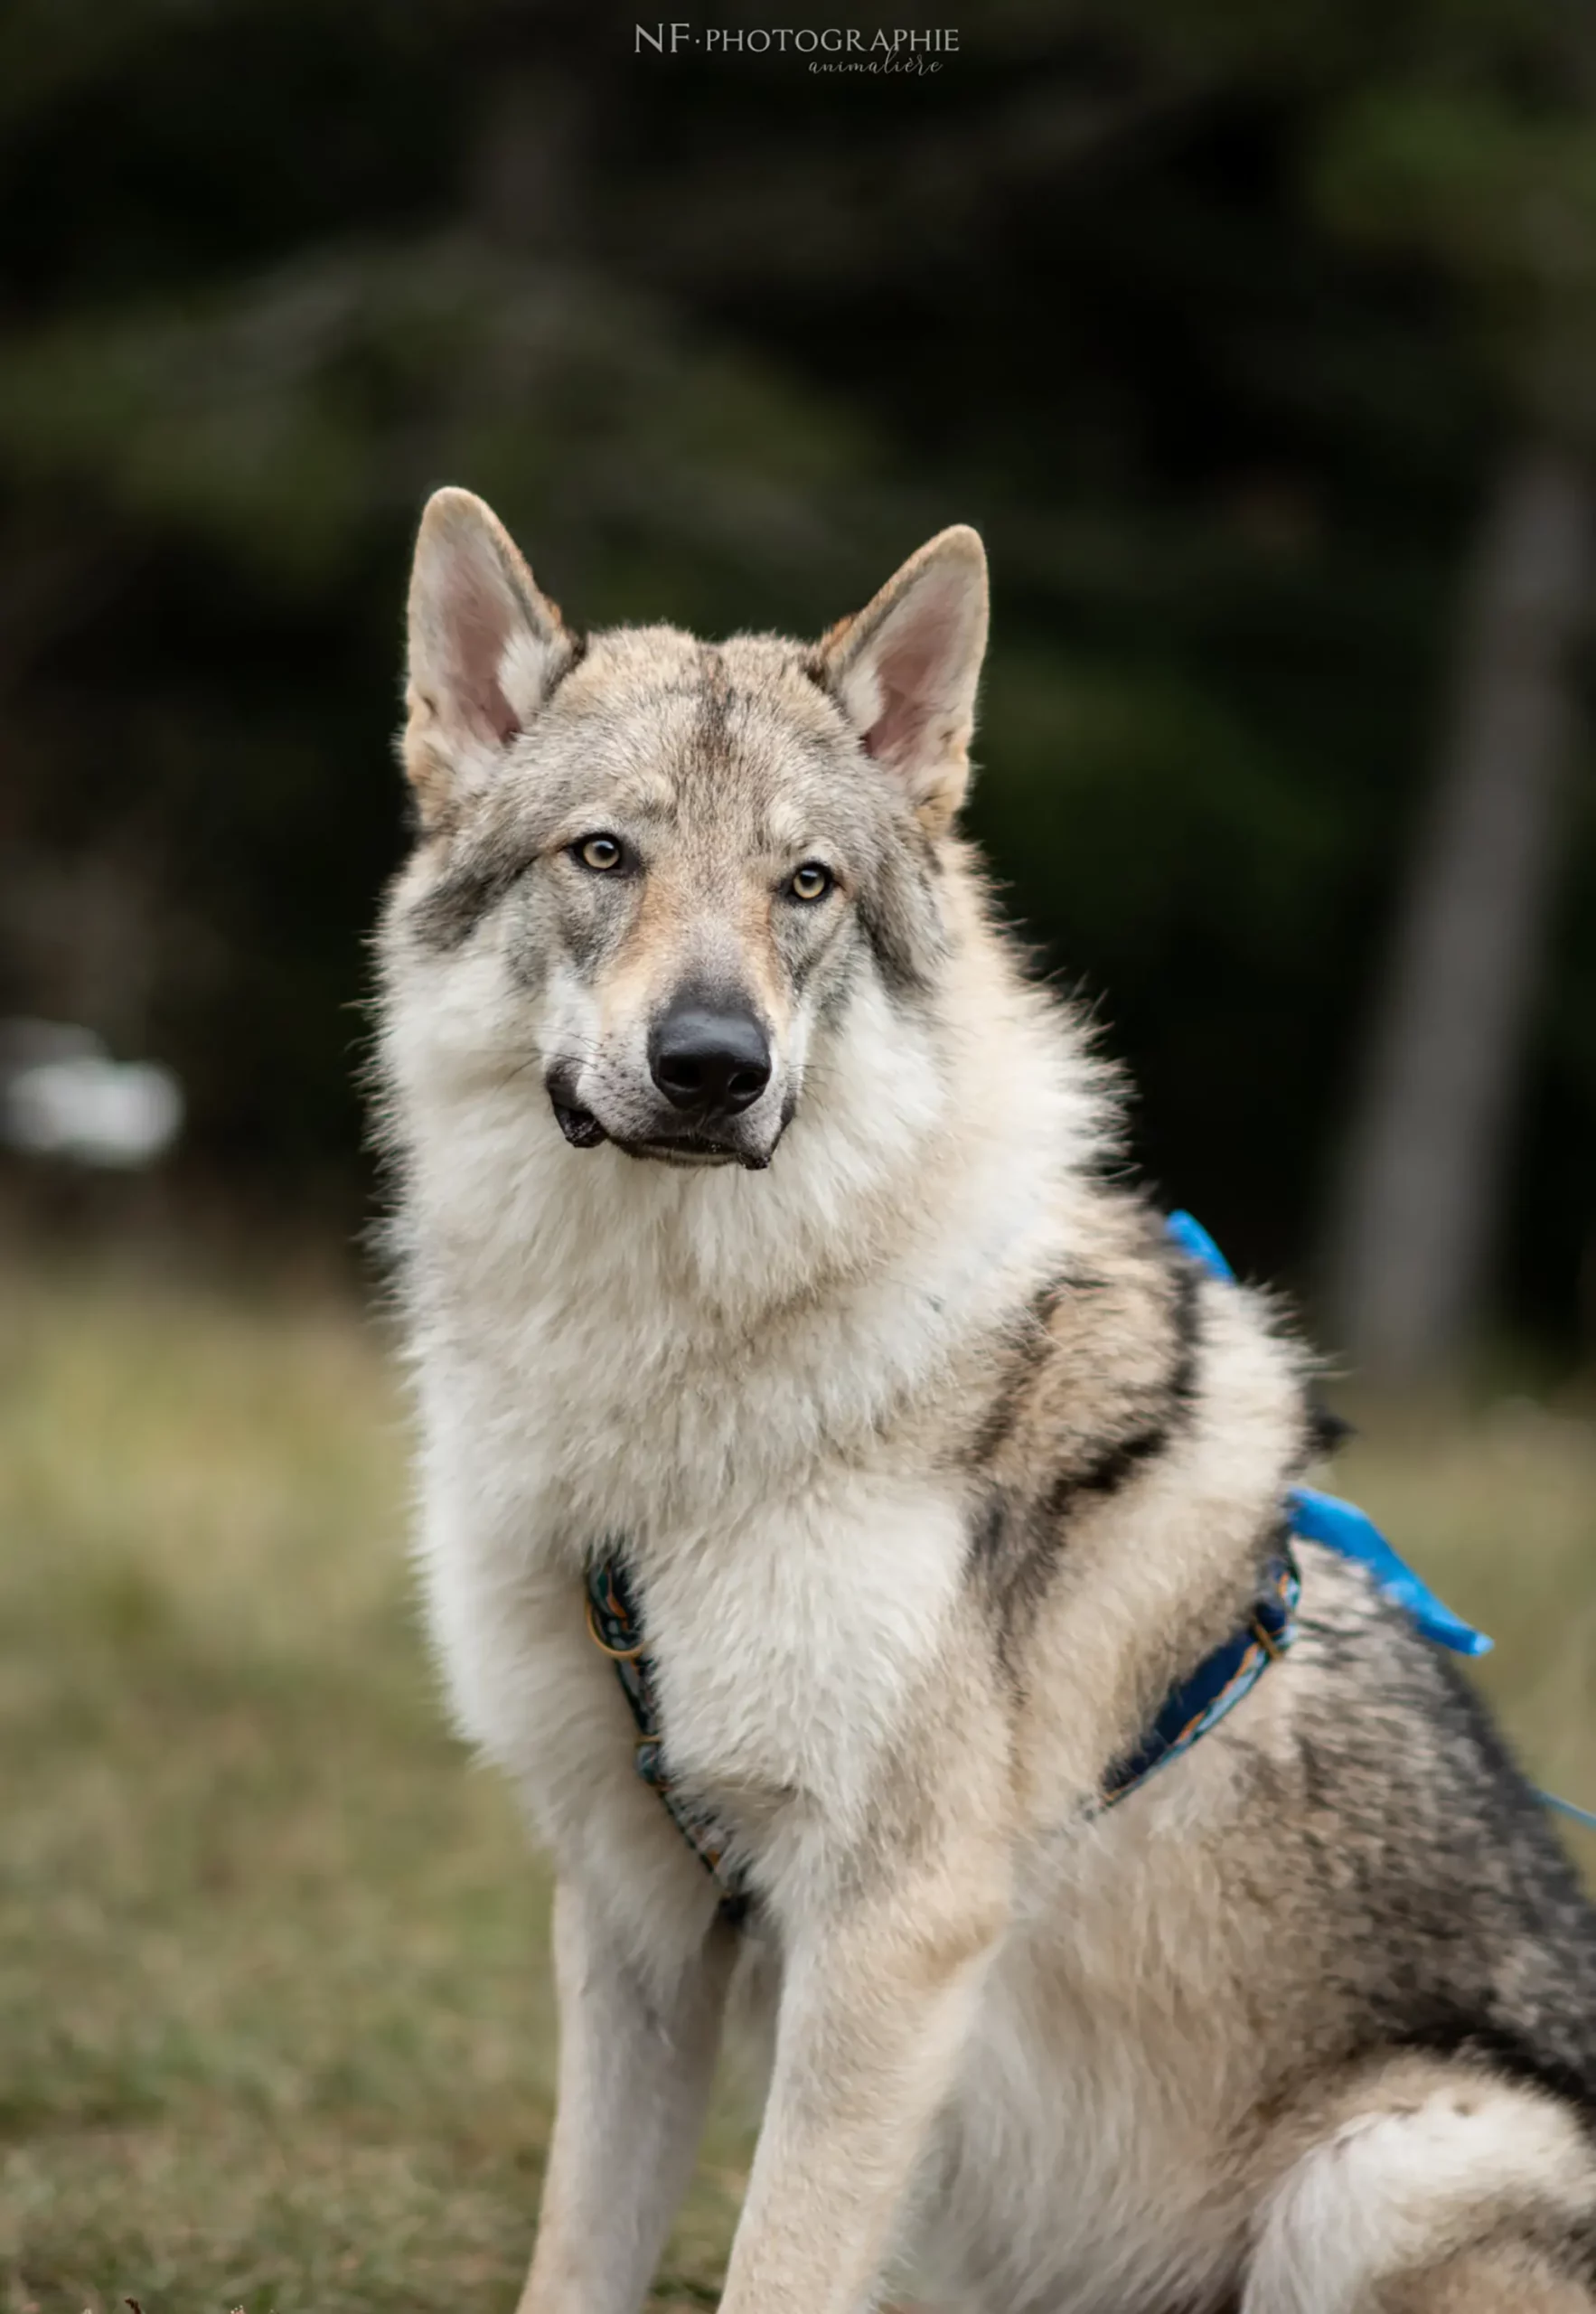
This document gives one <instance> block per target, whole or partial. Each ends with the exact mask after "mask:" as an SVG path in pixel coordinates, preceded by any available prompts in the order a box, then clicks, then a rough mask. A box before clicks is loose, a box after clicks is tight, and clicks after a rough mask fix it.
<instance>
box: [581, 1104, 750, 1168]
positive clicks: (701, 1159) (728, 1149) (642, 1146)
mask: <svg viewBox="0 0 1596 2314" xmlns="http://www.w3.org/2000/svg"><path fill="white" fill-rule="evenodd" d="M549 1106H550V1107H551V1108H552V1109H553V1111H554V1117H555V1123H556V1124H558V1125H559V1129H560V1131H561V1133H564V1135H565V1137H566V1139H567V1140H568V1142H569V1143H570V1144H571V1147H572V1148H573V1149H596V1148H597V1146H598V1144H599V1143H600V1142H601V1141H613V1142H614V1143H615V1147H616V1148H617V1149H618V1150H620V1151H621V1152H622V1153H623V1154H624V1156H627V1157H637V1158H646V1159H648V1160H650V1161H651V1162H653V1163H654V1164H657V1165H682V1166H695V1167H698V1166H705V1165H741V1166H743V1167H744V1168H745V1169H746V1171H749V1172H751V1173H762V1172H763V1171H765V1167H766V1166H767V1165H768V1164H769V1162H770V1155H769V1152H760V1151H758V1150H752V1149H737V1148H734V1147H733V1145H732V1144H731V1143H729V1142H726V1141H716V1140H715V1139H714V1138H713V1137H712V1136H711V1135H710V1134H709V1133H668V1134H660V1135H657V1136H655V1137H654V1138H652V1139H649V1140H638V1141H624V1140H622V1139H621V1137H620V1136H619V1135H618V1134H617V1133H610V1132H608V1131H606V1128H605V1127H604V1126H603V1125H602V1124H600V1123H599V1121H598V1119H597V1118H596V1116H595V1115H594V1114H593V1112H592V1110H591V1109H585V1108H584V1107H583V1106H582V1105H581V1103H580V1102H579V1101H570V1100H567V1099H564V1098H563V1097H562V1096H560V1095H559V1093H556V1092H555V1091H554V1090H553V1089H552V1088H550V1091H549Z"/></svg>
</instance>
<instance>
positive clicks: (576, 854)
mask: <svg viewBox="0 0 1596 2314" xmlns="http://www.w3.org/2000/svg"><path fill="white" fill-rule="evenodd" d="M571 857H572V859H573V860H577V861H580V862H581V864H582V866H583V867H584V868H592V869H594V870H596V872H597V873H598V874H599V875H601V876H606V875H608V873H609V871H610V870H611V869H612V868H618V867H619V866H620V864H621V861H622V859H623V857H624V854H623V852H622V851H621V846H620V841H619V839H618V838H617V837H615V836H613V835H585V836H580V837H578V838H577V842H575V843H573V844H572V846H571Z"/></svg>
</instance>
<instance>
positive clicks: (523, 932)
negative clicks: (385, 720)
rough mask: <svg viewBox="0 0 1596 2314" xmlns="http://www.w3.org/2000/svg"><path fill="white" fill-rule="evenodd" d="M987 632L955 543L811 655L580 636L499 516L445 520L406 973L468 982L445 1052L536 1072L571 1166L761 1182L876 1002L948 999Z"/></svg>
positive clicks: (964, 543) (400, 928)
mask: <svg viewBox="0 0 1596 2314" xmlns="http://www.w3.org/2000/svg"><path fill="white" fill-rule="evenodd" d="M986 617H987V610H986V566H985V561H984V558H983V556H982V552H981V541H980V540H979V539H978V538H977V537H976V535H975V533H974V531H971V530H967V529H962V528H959V529H953V530H948V531H943V532H942V533H941V534H940V536H938V537H936V538H934V539H933V540H932V541H930V543H929V544H928V545H926V546H925V547H922V548H921V550H920V551H919V552H918V553H917V554H915V555H914V556H913V557H911V559H910V560H909V561H907V562H906V564H905V565H904V566H903V568H902V569H900V570H899V571H898V572H897V576H896V577H895V578H892V579H890V580H889V581H888V583H887V586H886V587H884V588H882V590H881V592H880V593H879V594H878V595H877V597H875V599H874V600H873V601H872V602H871V603H870V604H869V606H868V608H866V609H865V610H863V611H862V612H860V613H859V615H858V616H855V617H853V618H850V619H845V620H843V621H842V622H841V623H840V625H839V626H836V627H834V628H832V629H831V632H830V633H829V634H828V635H825V636H824V637H823V638H822V639H821V641H820V642H819V643H818V644H799V643H793V642H787V641H784V640H783V639H781V638H779V637H775V636H769V635H738V636H736V637H734V638H733V639H732V640H731V641H730V642H728V643H725V644H717V645H711V644H700V643H699V642H697V641H695V640H694V639H693V638H692V637H691V636H690V635H685V634H682V633H681V632H680V631H678V630H676V629H674V628H670V627H621V628H615V629H610V630H606V631H601V632H598V633H596V634H595V635H592V636H591V637H589V638H584V637H581V636H579V635H577V634H576V633H574V632H573V631H572V630H571V629H570V628H568V626H566V625H565V623H564V621H563V620H562V618H561V616H560V614H559V610H558V608H557V607H556V606H555V605H554V604H553V603H551V602H550V601H549V598H548V597H547V596H545V595H543V594H542V593H541V592H540V590H539V588H538V587H537V586H536V585H535V584H534V582H533V579H532V577H531V573H530V570H529V569H527V566H526V564H525V562H524V561H523V560H521V555H520V554H519V553H518V552H517V550H516V548H515V546H514V544H513V543H512V541H511V539H510V538H509V536H508V534H507V533H506V532H505V531H504V530H503V529H502V526H501V524H500V523H499V522H497V521H496V520H495V518H494V516H493V514H492V513H490V512H489V511H488V509H487V508H486V507H485V506H484V505H483V503H482V502H481V501H480V500H479V499H476V498H474V497H473V496H472V495H471V494H469V493H468V492H465V491H462V490H441V491H439V492H438V493H437V494H436V495H435V496H434V497H433V499H432V500H431V501H430V503H429V504H428V505H427V511H426V513H425V514H424V516H423V518H422V522H421V529H420V534H419V537H418V541H417V546H416V559H415V567H414V572H413V576H412V580H411V587H410V603H409V686H408V728H407V729H406V733H405V738H404V759H405V765H406V769H407V771H408V776H409V778H410V781H411V784H412V786H413V788H414V792H415V797H416V804H417V808H418V816H419V821H420V842H419V844H418V851H417V855H416V858H415V860H414V861H412V863H411V865H410V867H409V869H408V870H407V871H406V873H405V875H404V876H403V877H402V878H401V879H400V881H399V887H398V889H397V892H396V897H395V900H394V902H393V905H392V907H391V908H390V917H389V929H388V938H389V944H390V949H389V953H390V972H391V971H392V970H393V969H394V964H393V962H392V960H393V958H394V955H395V951H396V947H397V949H398V951H399V952H400V955H401V956H402V957H403V958H408V960H410V961H412V962H413V963H414V964H416V965H418V967H422V966H424V964H426V963H442V962H443V961H444V960H445V959H450V960H458V959H463V958H465V957H467V956H469V957H470V958H471V960H472V967H473V968H472V970H471V972H470V973H469V974H468V975H467V983H468V985H467V983H461V985H460V987H459V989H458V991H457V994H456V998H455V1002H453V1003H452V1004H451V1006H450V1007H449V1010H450V1012H451V1015H452V1021H453V1025H452V1028H451V1031H450V1033H451V1034H452V1035H454V1036H455V1037H456V1038H458V1039H466V1040H468V1041H469V1040H474V1043H475V1047H476V1056H475V1057H476V1058H478V1059H479V1060H480V1061H482V1062H484V1063H487V1064H489V1065H490V1066H492V1067H493V1068H496V1069H499V1070H502V1071H508V1070H514V1071H517V1072H520V1073H524V1074H526V1076H527V1078H528V1083H529V1089H530V1090H532V1091H533V1092H534V1095H535V1097H537V1098H539V1099H541V1098H543V1097H544V1096H546V1097H547V1100H548V1102H549V1105H551V1107H552V1112H553V1115H554V1117H555V1118H556V1119H557V1120H558V1122H559V1126H560V1128H561V1130H562V1131H563V1133H564V1134H565V1137H566V1139H567V1140H568V1142H569V1143H571V1144H572V1145H573V1146H574V1147H576V1148H578V1149H588V1148H593V1147H596V1146H597V1145H598V1144H599V1143H605V1142H611V1143H615V1145H616V1146H617V1147H618V1148H620V1149H622V1150H624V1151H625V1152H627V1153H628V1154H629V1155H631V1156H634V1157H638V1158H649V1159H655V1160H658V1161H661V1162H665V1163H670V1164H674V1165H693V1166H707V1165H716V1164H725V1163H737V1164H741V1165H744V1166H748V1167H753V1168H757V1167H761V1166H764V1165H766V1164H768V1163H769V1162H770V1159H771V1155H772V1153H773V1152H774V1151H775V1146H776V1143H777V1142H778V1141H779V1139H780V1138H781V1135H782V1133H783V1130H784V1127H785V1125H786V1124H787V1122H788V1121H789V1119H790V1118H791V1117H792V1116H793V1114H794V1112H795V1111H796V1109H797V1107H798V1105H799V1102H800V1100H801V1098H802V1097H803V1085H804V1077H805V1071H806V1069H808V1068H812V1067H813V1066H814V1065H815V1063H816V1061H817V1059H818V1058H819V1057H820V1056H821V1053H822V1051H823V1048H824V1042H825V1039H826V1038H827V1036H828V1034H830V1033H835V1032H837V1031H838V1030H839V1027H840V1024H841V1023H842V1022H844V1021H846V1019H847V1017H848V1014H849V1011H850V1006H851V1005H852V1004H853V1002H855V1000H856V999H857V998H858V997H859V994H860V992H861V990H862V988H863V986H864V984H865V983H867V982H872V983H874V987H875V991H876V992H877V993H878V994H885V995H886V996H887V998H888V999H890V1000H899V1001H901V1000H903V999H905V998H906V997H911V996H912V995H913V993H914V992H915V991H916V990H924V989H925V987H926V986H927V985H928V984H929V983H931V981H932V980H933V979H934V974H935V970H936V964H937V960H938V957H939V955H940V953H941V950H942V947H943V945H944V941H945V937H946V927H945V924H944V908H943V903H942V898H941V894H940V891H939V885H940V883H941V881H942V877H941V869H942V864H943V859H942V855H943V853H944V848H945V845H946V842H947V839H948V837H949V834H950V832H951V829H952V823H953V816H954V814H955V813H956V811H957V809H958V806H959V803H960V800H961V798H962V794H963V790H964V786H965V782H966V779H967V776H968V748H969V741H970V734H971V728H972V714H973V708H974V698H975V687H976V682H977V677H978V675H979V673H980V668H981V654H982V650H983V648H984V644H985V636H986Z"/></svg>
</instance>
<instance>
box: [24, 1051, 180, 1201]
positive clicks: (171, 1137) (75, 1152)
mask: <svg viewBox="0 0 1596 2314" xmlns="http://www.w3.org/2000/svg"><path fill="white" fill-rule="evenodd" d="M182 1127H183V1087H182V1086H181V1085H180V1084H179V1083H178V1081H177V1079H176V1077H174V1075H173V1073H172V1071H171V1070H170V1069H169V1068H162V1067H161V1066H160V1064H159V1062H157V1061H151V1060H131V1061H119V1060H113V1059H112V1058H111V1057H110V1055H109V1053H108V1051H107V1050H106V1048H105V1046H104V1045H103V1044H102V1043H101V1041H100V1039H99V1038H98V1037H97V1036H96V1035H95V1034H94V1032H93V1030H90V1029H78V1028H70V1027H68V1026H66V1025H64V1024H62V1023H60V1022H57V1021H0V1141H4V1142H5V1143H7V1144H8V1145H9V1146H10V1147H11V1148H13V1149H20V1150H22V1151H23V1152H24V1153H25V1154H27V1155H28V1156H31V1157H60V1158H64V1159H66V1160H67V1161H68V1162H70V1163H73V1164H79V1165H108V1166H114V1167H117V1168H121V1169H125V1170H127V1171H131V1170H133V1169H134V1168H136V1167H137V1166H140V1165H153V1164H154V1163H155V1160H156V1159H157V1158H158V1157H163V1156H164V1155H165V1153H166V1152H167V1150H168V1149H170V1148H171V1146H172V1144H173V1143H174V1141H175V1140H176V1139H177V1136H178V1133H180V1131H181V1130H182Z"/></svg>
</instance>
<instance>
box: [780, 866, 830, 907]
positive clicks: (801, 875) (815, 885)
mask: <svg viewBox="0 0 1596 2314" xmlns="http://www.w3.org/2000/svg"><path fill="white" fill-rule="evenodd" d="M836 880H837V879H836V878H835V876H833V875H832V873H831V870H830V869H829V868H822V867H821V863H820V861H818V860H806V861H804V863H803V867H802V868H794V869H793V872H792V874H791V875H790V876H789V877H788V879H787V889H788V890H789V891H790V892H791V893H792V895H793V898H794V899H795V900H823V899H824V898H825V897H826V894H827V893H828V892H829V891H830V890H831V887H832V885H833V884H834V883H835V882H836Z"/></svg>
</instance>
